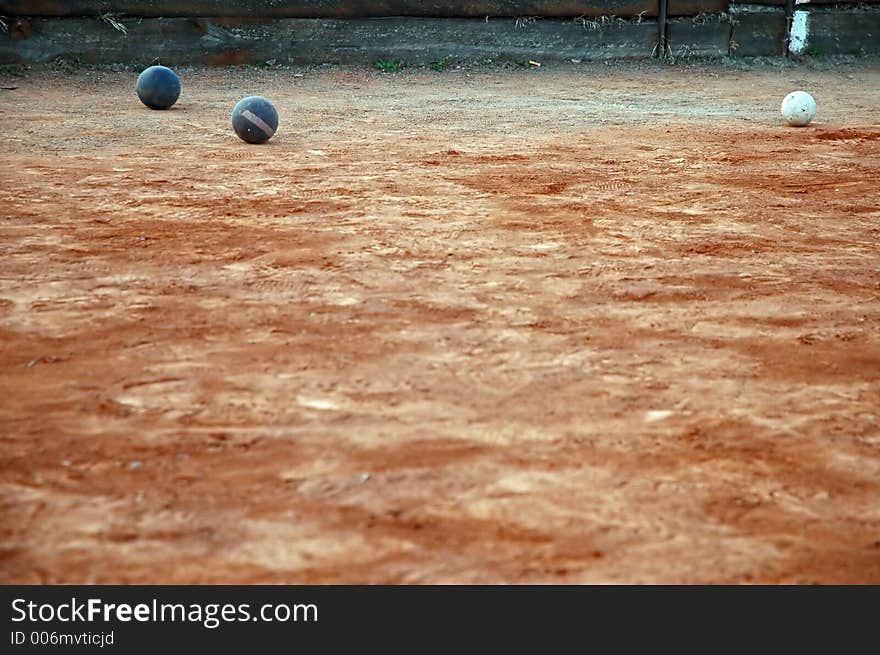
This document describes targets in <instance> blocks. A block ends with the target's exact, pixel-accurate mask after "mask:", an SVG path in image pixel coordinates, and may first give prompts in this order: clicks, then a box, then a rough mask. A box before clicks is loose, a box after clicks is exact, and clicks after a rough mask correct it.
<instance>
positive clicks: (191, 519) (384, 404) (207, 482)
mask: <svg viewBox="0 0 880 655" xmlns="http://www.w3.org/2000/svg"><path fill="white" fill-rule="evenodd" d="M179 72H180V75H181V78H182V81H183V87H184V91H183V95H182V97H181V99H180V102H179V104H178V105H177V107H176V108H174V109H173V110H171V111H168V112H156V111H150V110H148V109H146V108H144V107H143V106H141V105H140V103H139V102H138V99H137V97H136V96H135V95H134V82H135V78H136V72H134V71H125V70H111V69H90V70H74V71H59V70H57V69H53V68H51V67H50V68H42V69H34V70H30V71H26V72H25V73H24V75H23V76H22V77H18V76H13V75H10V74H9V72H7V73H5V74H4V76H3V77H2V80H0V81H2V84H3V86H5V87H10V86H15V87H17V88H15V89H7V90H3V91H0V122H2V125H3V149H2V153H0V218H2V223H0V225H2V228H0V229H2V240H0V253H2V259H0V334H2V342H0V367H2V377H0V394H2V400H0V433H2V451H0V466H2V469H0V501H2V504H0V512H2V513H0V547H2V550H0V558H2V559H0V579H2V580H3V581H4V582H7V583H393V584H407V583H491V584H495V583H574V584H583V583H675V584H677V583H823V584H824V583H880V190H878V189H880V65H878V62H877V60H864V61H861V62H860V61H855V62H853V63H851V64H846V65H837V66H829V67H826V68H823V67H822V66H820V65H813V66H807V65H783V66H779V65H766V66H760V65H758V66H751V67H744V66H740V67H736V66H732V65H726V66H725V65H717V66H708V65H694V66H685V67H682V66H678V67H669V66H667V67H664V66H660V65H650V66H647V65H641V66H636V65H614V66H606V65H595V66H594V65H581V66H575V65H567V66H555V67H554V66H544V67H542V68H540V69H531V70H525V69H516V70H514V69H491V70H490V69H480V68H473V69H467V68H463V69H451V70H448V71H445V72H442V73H438V72H435V71H431V70H423V71H404V72H403V73H400V74H382V73H380V72H378V71H371V70H368V69H366V68H364V69H343V68H332V67H323V68H309V69H306V68H303V69H296V70H293V69H291V70H287V69H285V70H276V71H272V70H262V69H181V70H180V71H179ZM797 88H803V89H806V90H809V91H811V92H812V93H813V94H814V95H815V96H816V99H817V101H818V104H819V113H818V115H817V118H816V121H815V122H814V123H813V124H812V125H811V126H809V127H806V128H803V129H797V128H789V127H787V126H785V125H784V124H782V121H781V117H780V115H779V104H780V102H781V100H782V97H783V96H784V95H785V94H786V93H788V92H789V91H791V90H794V89H797ZM254 93H259V94H262V95H265V96H267V97H268V98H270V99H271V100H272V101H273V102H274V103H275V104H276V106H277V107H278V109H279V113H280V115H281V128H280V131H279V133H278V134H277V135H276V137H275V138H274V139H273V140H272V141H271V142H270V143H269V144H268V145H266V146H248V145H246V144H244V143H242V142H241V141H239V140H238V139H237V138H236V137H235V136H234V134H233V133H232V131H231V128H230V126H229V114H230V112H231V109H232V107H233V105H234V104H235V102H236V101H237V100H238V99H239V98H240V97H242V96H244V95H249V94H254Z"/></svg>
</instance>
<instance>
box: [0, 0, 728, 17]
mask: <svg viewBox="0 0 880 655" xmlns="http://www.w3.org/2000/svg"><path fill="white" fill-rule="evenodd" d="M657 6H658V2H657V0H586V1H584V0H580V1H577V0H555V1H553V0H471V1H467V0H455V1H447V2H436V1H435V2H430V1H429V2H425V1H423V0H362V1H361V2H350V1H346V0H293V1H287V2H281V1H279V0H0V15H6V16H67V17H74V16H79V17H85V16H89V17H93V16H98V15H101V14H106V13H114V14H120V15H123V16H132V17H187V18H188V17H193V16H203V17H220V16H223V17H240V16H247V17H254V18H367V17H373V18H377V17H388V16H420V17H438V18H442V17H447V18H473V17H480V18H482V17H485V16H509V17H510V16H512V17H516V16H543V17H548V18H573V17H577V16H622V17H632V16H639V15H642V16H656V15H657ZM727 6H728V0H670V2H669V15H671V16H692V15H696V14H700V13H710V12H718V11H726V9H727Z"/></svg>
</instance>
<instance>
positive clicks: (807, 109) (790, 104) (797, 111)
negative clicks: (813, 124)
mask: <svg viewBox="0 0 880 655" xmlns="http://www.w3.org/2000/svg"><path fill="white" fill-rule="evenodd" d="M815 115H816V101H815V100H814V99H813V96H811V95H810V94H809V93H807V92H806V91H792V92H791V93H789V94H788V95H787V96H785V99H784V100H783V101H782V116H783V117H784V118H785V121H786V122H787V123H788V124H789V125H796V126H798V127H802V126H804V125H809V123H810V121H811V120H813V117H814V116H815Z"/></svg>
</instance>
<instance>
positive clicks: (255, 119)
mask: <svg viewBox="0 0 880 655" xmlns="http://www.w3.org/2000/svg"><path fill="white" fill-rule="evenodd" d="M241 115H242V116H244V117H245V118H246V119H248V120H249V121H250V122H251V123H253V124H254V125H256V126H257V127H259V128H260V129H261V130H263V133H264V134H265V135H266V136H268V137H271V136H272V135H273V134H275V130H273V129H272V128H271V127H269V124H268V123H267V122H266V121H264V120H263V119H262V118H260V117H259V116H257V115H256V114H255V113H253V112H252V111H250V110H249V109H245V110H244V111H243V112H241Z"/></svg>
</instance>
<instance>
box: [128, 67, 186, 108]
mask: <svg viewBox="0 0 880 655" xmlns="http://www.w3.org/2000/svg"><path fill="white" fill-rule="evenodd" d="M137 94H138V98H140V99H141V102H143V103H144V104H145V105H146V106H147V107H149V108H150V109H169V108H170V107H171V106H172V105H173V104H174V103H175V102H177V99H178V98H179V97H180V79H179V78H178V77H177V74H176V73H175V72H174V71H173V70H171V69H170V68H166V67H165V66H150V67H149V68H148V69H146V70H145V71H144V72H143V73H141V74H140V76H139V77H138V83H137Z"/></svg>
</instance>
